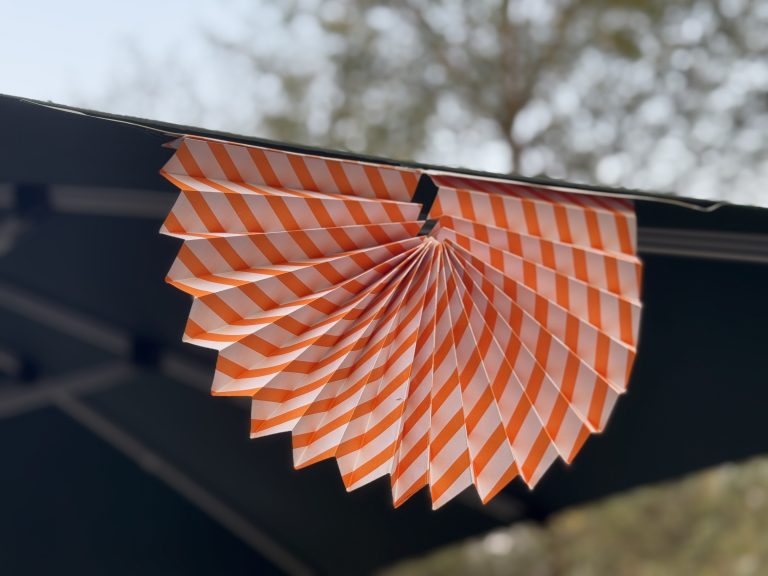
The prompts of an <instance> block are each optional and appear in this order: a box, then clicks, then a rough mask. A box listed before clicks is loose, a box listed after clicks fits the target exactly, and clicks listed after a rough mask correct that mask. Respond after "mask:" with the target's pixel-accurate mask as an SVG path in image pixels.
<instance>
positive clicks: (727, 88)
mask: <svg viewBox="0 0 768 576" xmlns="http://www.w3.org/2000/svg"><path fill="white" fill-rule="evenodd" d="M280 6H281V8H280V10H279V14H278V15H277V17H276V19H275V20H274V21H271V22H272V26H275V27H277V28H278V29H279V31H280V35H281V37H282V39H283V41H284V42H283V43H282V44H279V45H275V43H269V42H264V41H263V38H264V34H260V33H254V31H258V30H259V24H260V20H261V19H262V18H263V15H264V12H263V10H259V9H256V8H249V9H247V10H246V11H245V12H244V14H243V31H244V32H243V34H242V35H241V36H240V37H235V38H232V37H231V34H230V35H229V37H226V38H225V37H224V36H222V35H220V34H217V33H215V32H214V33H211V34H210V38H211V41H212V43H213V44H214V45H215V46H216V47H217V48H219V49H220V50H223V52H224V53H225V54H227V56H228V57H232V56H237V57H244V58H245V59H246V61H247V62H248V64H249V66H250V67H251V70H252V77H253V78H254V82H255V86H256V90H257V92H256V94H257V97H256V98H255V100H254V102H255V107H256V108H261V109H262V110H264V107H263V104H264V101H263V98H259V97H258V95H259V94H262V93H264V86H265V83H267V84H269V85H270V86H271V87H270V89H269V90H268V91H267V93H276V95H277V101H278V102H279V105H277V106H274V105H272V104H269V105H267V106H266V112H264V113H263V114H261V115H260V116H261V117H260V124H261V126H262V127H263V128H262V131H263V129H266V130H267V131H268V133H269V135H271V136H273V137H276V138H281V139H287V140H292V141H297V142H306V143H314V144H318V145H324V146H341V147H344V148H348V149H352V150H356V151H365V152H370V153H374V154H380V155H385V156H392V157H397V158H418V159H423V160H428V161H432V162H438V163H440V162H443V163H456V164H461V165H465V166H466V165H469V166H478V167H483V168H487V169H495V170H510V171H514V172H518V173H522V174H527V175H536V174H542V173H545V174H547V175H550V176H554V177H566V178H568V179H571V180H583V181H595V180H597V181H600V182H604V183H608V184H618V183H621V184H623V185H625V186H638V187H648V188H653V189H668V188H671V187H684V188H686V190H688V191H692V192H693V193H697V192H698V193H699V194H701V193H704V194H706V192H707V190H706V189H707V188H709V187H711V186H712V184H717V185H720V186H722V185H724V184H728V183H730V184H732V183H733V182H734V181H736V180H738V179H739V178H742V177H749V176H750V175H751V176H755V174H756V173H757V172H758V171H760V170H763V171H766V170H768V166H766V156H765V148H766V134H768V97H766V94H767V93H768V65H767V64H766V61H765V56H766V55H767V54H768V34H765V33H764V32H765V30H766V27H767V26H768V4H767V3H765V2H760V1H759V0H721V1H719V2H718V1H714V0H700V1H698V2H694V3H690V2H682V1H680V0H667V1H664V0H580V1H579V0H548V1H547V0H540V1H539V0H537V1H531V0H478V1H476V2H462V1H460V0H440V1H436V2H435V1H428V0H400V1H398V2H392V3H388V4H382V3H376V2H371V1H370V0H331V1H327V2H319V1H317V0H293V1H288V2H283V3H281V5H280ZM262 24H263V23H262ZM258 115H259V114H257V116H258ZM745 168H747V169H745ZM702 186H703V187H705V189H704V190H702V189H701V187H702ZM693 188H698V189H697V190H692V189H693Z"/></svg>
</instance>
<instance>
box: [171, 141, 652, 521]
mask: <svg viewBox="0 0 768 576" xmlns="http://www.w3.org/2000/svg"><path fill="white" fill-rule="evenodd" d="M163 175H164V176H165V177H166V178H168V179H169V180H170V181H171V182H173V183H174V184H176V185H177V186H178V187H179V188H180V189H181V194H180V196H179V199H178V200H177V202H176V204H175V205H174V207H173V209H172V211H171V213H170V215H169V216H168V218H167V220H166V222H165V224H164V226H163V229H162V232H163V233H166V234H170V235H173V236H177V237H180V238H183V239H184V245H183V246H182V248H181V250H180V252H179V255H178V258H177V259H176V261H175V262H174V264H173V266H172V268H171V270H170V272H169V274H168V281H169V282H170V283H172V284H173V285H174V286H176V287H178V288H179V289H181V290H184V291H185V292H188V293H190V294H192V295H193V296H194V302H193V305H192V309H191V312H190V317H189V321H188V323H187V326H186V329H185V332H184V339H185V340H186V341H188V342H191V343H194V344H197V345H200V346H206V347H209V348H215V349H217V350H219V356H218V361H217V365H216V372H215V376H214V379H213V393H214V394H215V395H222V396H224V395H238V396H250V397H251V398H252V415H251V435H252V436H253V437H257V436H263V435H267V434H273V433H276V432H288V431H290V432H291V433H292V438H293V456H294V462H295V465H296V466H297V467H302V466H306V465H309V464H312V463H314V462H317V461H320V460H323V459H326V458H331V457H333V458H335V459H336V462H337V463H338V466H339V469H340V471H341V474H342V478H343V480H344V483H345V485H346V486H347V488H348V489H354V488H357V487H359V486H362V485H364V484H366V483H368V482H370V481H372V480H374V479H376V478H379V477H381V476H383V475H386V474H389V475H390V477H391V483H392V491H393V497H394V501H395V504H396V505H399V504H400V503H401V502H403V501H404V500H405V499H407V498H408V497H409V496H410V495H412V494H413V493H414V492H416V491H418V490H419V489H421V488H422V487H424V486H427V485H428V486H429V488H430V493H431V496H432V501H433V504H434V506H435V507H438V506H440V505H442V504H444V503H445V502H447V501H448V500H450V499H451V498H452V497H453V496H455V495H456V494H458V493H459V492H461V491H462V490H464V489H465V488H466V487H468V486H469V485H470V484H474V486H475V487H476V488H477V490H478V493H479V494H480V497H481V498H482V499H483V501H487V500H488V499H490V498H491V497H493V495H494V494H496V493H497V492H498V491H499V490H500V489H502V488H503V487H504V486H505V485H506V484H507V483H509V481H510V480H512V479H513V478H514V477H515V476H518V475H519V476H521V477H522V479H523V480H524V481H525V482H526V483H528V484H529V485H530V486H533V485H534V484H535V483H536V482H537V481H538V479H539V478H540V477H541V475H542V474H543V473H544V471H545V470H546V469H547V468H548V467H549V466H550V465H551V464H552V462H553V461H554V460H555V459H556V458H557V457H558V456H559V457H561V458H562V459H564V460H566V461H570V460H571V459H572V458H573V457H574V455H575V454H576V452H578V450H579V448H580V447H581V446H582V444H583V442H584V440H585V439H586V437H587V436H588V435H589V434H590V433H592V432H597V431H600V430H602V429H603V427H604V426H605V423H606V420H607V418H608V415H609V414H610V412H611V409H612V408H613V405H614V403H615V401H616V399H617V397H618V395H619V394H621V393H622V392H623V391H624V390H625V388H626V383H627V380H628V377H629V372H630V369H631V365H632V360H633V358H634V351H635V345H636V339H637V331H638V326H639V315H640V302H639V285H640V271H641V270H640V264H639V261H638V259H637V258H636V256H635V216H634V210H633V207H632V205H631V203H629V202H627V201H624V200H620V199H616V198H608V197H600V196H595V195H590V194H581V193H579V194H576V193H572V192H571V193H569V192H562V191H558V190H551V189H545V188H534V187H530V186H522V185H519V184H514V183H510V182H504V181H498V180H488V179H478V178H468V177H463V176H455V175H447V174H429V175H427V176H423V177H425V178H426V177H428V178H430V180H431V182H432V183H433V184H434V185H436V186H437V194H436V198H435V199H434V203H433V204H432V206H431V210H430V213H429V218H430V219H432V220H434V222H431V224H434V226H433V227H432V228H431V230H430V232H429V233H428V234H423V235H422V234H420V232H421V231H422V230H424V229H426V228H428V226H427V227H425V226H424V224H425V222H423V221H422V220H420V219H419V215H420V213H421V211H422V206H421V205H420V204H418V203H415V202H412V201H411V200H412V198H413V197H414V193H415V192H416V188H417V183H418V180H419V177H420V176H421V174H420V173H419V172H418V171H416V170H413V169H407V168H401V167H396V166H386V165H375V164H369V163H362V162H355V161H350V160H338V159H332V158H323V157H319V156H312V155H305V154H297V153H290V152H284V151H278V150H270V149H264V148H258V147H254V146H245V145H240V144H232V143H225V142H219V141H212V140H203V139H199V138H184V139H183V140H181V141H180V142H179V145H178V149H177V151H176V154H175V155H174V156H173V158H172V159H171V160H170V161H169V162H168V164H167V165H166V166H165V167H164V169H163Z"/></svg>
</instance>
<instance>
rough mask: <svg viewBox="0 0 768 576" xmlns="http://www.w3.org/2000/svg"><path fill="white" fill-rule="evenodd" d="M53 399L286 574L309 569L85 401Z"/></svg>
mask: <svg viewBox="0 0 768 576" xmlns="http://www.w3.org/2000/svg"><path fill="white" fill-rule="evenodd" d="M53 401H54V404H55V405H56V406H57V407H58V408H59V409H60V410H62V411H63V412H65V413H66V414H68V415H69V416H70V417H71V418H72V419H73V420H75V421H76V422H78V423H79V424H81V425H82V426H83V427H85V428H87V429H88V430H90V431H91V432H92V433H93V434H95V435H96V436H98V437H99V438H101V439H102V440H104V441H105V442H107V443H108V444H110V445H111V446H112V447H113V448H115V449H117V450H119V451H120V452H122V453H123V454H125V455H126V456H127V457H128V458H130V459H131V460H133V461H134V462H135V463H136V464H137V465H138V466H139V467H140V468H141V469H142V470H144V471H145V472H146V473H148V474H151V475H153V476H156V477H158V478H159V479H160V480H162V481H163V482H165V483H166V484H167V485H168V486H170V487H171V488H172V489H173V490H174V491H176V492H177V493H178V494H180V495H181V496H183V497H184V498H186V499H187V500H189V501H190V502H191V503H192V504H194V505H195V506H197V507H198V508H199V509H200V510H202V511H203V512H205V513H206V514H207V515H208V516H210V517H211V518H213V519H214V520H216V521H217V522H218V523H219V524H221V525H222V526H223V527H225V528H226V529H227V530H229V531H230V532H231V533H232V534H234V535H235V536H236V537H238V538H240V539H241V540H242V541H244V542H245V543H246V544H248V545H249V546H250V547H251V548H253V549H254V550H256V551H257V552H258V553H259V554H261V555H263V556H264V557H265V558H267V559H268V560H269V561H270V562H272V563H273V564H274V565H275V566H277V567H278V568H280V569H281V570H283V571H284V572H285V573H286V574H291V575H294V576H308V575H310V574H312V573H313V571H312V570H310V568H309V567H308V566H306V565H305V564H304V563H303V562H301V561H300V560H298V559H297V558H296V557H295V556H293V555H292V554H291V553H290V552H288V551H287V550H285V549H284V548H283V547H282V546H280V545H279V544H278V543H277V542H275V541H274V540H272V538H270V537H269V536H268V535H267V534H266V533H265V532H263V531H262V530H260V529H258V528H257V527H256V526H254V525H253V524H252V523H251V522H249V521H248V519H247V518H245V517H243V516H242V515H241V514H239V513H238V512H237V511H236V510H234V509H232V508H231V507H229V506H228V505H227V504H226V503H224V502H223V501H221V500H220V499H218V498H217V497H216V496H214V495H213V494H211V493H210V492H209V491H207V490H206V489H205V488H203V487H202V486H200V485H199V484H198V483H197V482H195V481H194V480H192V479H191V478H190V477H189V476H187V475H186V474H184V473H183V472H182V471H181V470H179V469H178V468H176V467H175V466H173V465H172V464H170V463H169V462H167V461H166V460H164V459H163V458H161V457H160V456H159V455H158V454H156V453H155V452H153V451H152V450H150V449H149V448H148V447H146V446H145V445H143V444H141V443H140V442H139V441H138V440H136V439H135V438H133V437H132V436H131V435H130V434H128V433H127V432H125V431H124V430H122V429H121V428H119V427H118V426H116V425H115V424H113V423H112V422H110V421H109V420H107V419H106V418H104V417H103V416H101V415H100V414H99V413H98V412H96V411H94V410H93V409H91V408H90V407H88V406H87V405H86V404H83V403H82V402H80V401H79V400H77V399H76V398H74V397H73V396H71V395H70V394H69V393H67V392H65V391H57V392H54V393H53Z"/></svg>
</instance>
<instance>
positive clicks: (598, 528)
mask: <svg viewBox="0 0 768 576" xmlns="http://www.w3.org/2000/svg"><path fill="white" fill-rule="evenodd" d="M766 534H768V458H766V457H763V458H757V459H755V460H752V461H750V462H746V463H743V464H739V465H735V464H729V465H723V466H721V467H718V468H714V469H711V470H709V471H705V472H700V473H698V474H693V475H691V476H689V477H688V478H685V479H683V480H678V481H675V482H669V483H665V484H660V485H657V486H651V487H646V488H641V489H638V490H634V491H631V492H628V493H626V494H622V495H618V496H614V497H611V498H608V499H606V500H604V501H602V502H598V503H595V504H592V505H588V506H582V507H579V508H574V509H571V510H566V511H564V512H562V513H560V514H558V515H556V516H555V517H554V518H552V519H551V520H550V521H549V522H548V523H547V524H546V525H545V526H543V527H539V526H536V525H533V524H519V525H514V526H512V527H510V528H507V529H502V530H498V531H494V532H492V533H490V534H488V535H486V536H484V537H482V538H480V539H474V540H470V541H467V542H464V543H460V544H456V545H454V546H449V547H446V548H445V549H443V550H439V551H437V552H434V553H432V554H429V555H427V556H425V557H424V558H421V559H414V560H410V561H406V562H404V563H402V564H399V565H396V566H393V567H392V568H390V569H387V570H385V571H384V572H382V576H385V575H386V576H432V575H435V576H437V575H440V576H453V575H456V576H458V575H463V574H485V575H488V576H501V575H514V574H525V575H527V576H530V575H540V576H588V575H589V576H603V575H604V576H616V575H620V576H665V575H667V574H681V575H685V574H696V575H698V576H721V575H724V574H728V575H742V576H748V575H755V576H758V575H762V574H766V573H768V538H766Z"/></svg>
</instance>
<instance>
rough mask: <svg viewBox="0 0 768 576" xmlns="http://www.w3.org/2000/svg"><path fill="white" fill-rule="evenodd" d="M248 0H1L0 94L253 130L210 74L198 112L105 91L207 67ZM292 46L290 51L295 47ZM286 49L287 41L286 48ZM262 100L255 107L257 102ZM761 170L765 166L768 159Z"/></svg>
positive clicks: (468, 153) (755, 199) (265, 32)
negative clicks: (151, 75)
mask: <svg viewBox="0 0 768 576" xmlns="http://www.w3.org/2000/svg"><path fill="white" fill-rule="evenodd" d="M278 1H279V0H278ZM252 2H253V0H132V1H130V2H104V1H103V0H102V1H100V2H99V1H96V0H0V93H2V94H10V95H15V96H22V97H29V98H35V99H40V100H51V101H53V102H56V103H60V104H71V105H76V106H87V107H95V108H98V109H104V108H105V106H109V107H110V108H111V109H108V110H105V111H109V112H115V113H123V114H129V115H136V116H146V117H155V118H157V119H160V120H165V121H169V122H177V123H184V124H192V125H200V126H203V127H206V128H211V129H224V130H232V131H235V132H241V133H251V132H253V126H252V125H251V126H241V125H233V123H232V118H233V113H232V110H233V109H234V108H233V107H237V106H251V105H252V103H250V102H249V101H246V102H237V96H238V95H239V96H242V95H243V94H242V91H241V90H239V89H238V86H237V85H236V84H235V85H231V86H228V85H225V84H222V83H221V82H219V81H210V80H212V78H213V77H211V78H210V79H206V80H205V81H204V82H201V83H200V85H198V86H196V89H197V91H198V92H199V94H198V95H199V96H201V97H203V98H204V99H205V100H206V101H207V102H208V107H207V110H205V111H203V112H202V113H201V111H200V110H197V111H195V110H190V109H188V108H185V107H184V106H183V104H182V103H181V102H180V101H179V100H176V99H174V98H173V97H171V98H170V99H165V100H164V101H163V102H154V104H156V105H155V106H151V105H150V104H152V102H149V103H148V102H147V101H146V100H145V101H141V100H140V99H139V100H137V101H136V102H134V103H133V107H132V108H124V109H120V108H119V106H124V105H126V104H125V102H120V101H117V102H115V103H113V101H112V100H110V98H109V91H110V89H112V90H114V89H115V86H119V84H120V82H119V81H120V80H121V79H126V78H128V79H129V81H130V78H129V77H130V73H131V72H133V71H131V70H129V69H128V68H129V67H130V66H131V65H134V66H135V65H136V62H137V61H140V60H136V59H135V58H134V59H133V60H132V59H131V57H130V56H131V51H132V50H134V51H136V52H138V53H139V54H142V55H146V57H147V59H148V62H149V63H150V65H152V66H155V67H158V66H160V67H161V66H164V65H167V66H173V63H174V62H178V61H184V62H187V63H189V62H197V63H198V64H199V68H200V69H201V70H204V71H206V70H207V71H208V72H209V73H212V72H215V71H216V69H217V68H218V66H219V64H220V63H212V62H211V61H210V60H208V62H206V61H205V59H210V55H209V54H210V51H209V50H206V48H207V46H208V45H207V43H206V41H205V39H203V38H202V37H201V33H202V30H203V29H206V30H211V29H216V30H217V31H219V32H222V33H224V35H226V33H227V32H228V31H230V30H231V31H232V34H233V35H235V34H238V33H242V30H241V29H240V27H239V26H238V24H240V22H238V21H237V19H233V18H232V15H233V14H242V13H243V10H242V8H243V7H246V6H248V5H249V4H252ZM268 6H269V4H265V5H263V8H262V10H264V14H263V16H262V15H261V14H260V19H259V22H258V23H259V29H258V30H253V35H254V38H257V39H258V41H259V42H267V43H281V45H282V43H284V42H285V37H284V35H283V34H280V31H279V30H277V29H276V27H275V22H273V21H272V19H271V18H270V16H274V12H275V9H274V6H272V7H271V8H270V7H268ZM270 13H272V14H270ZM272 32H275V33H272ZM290 46H292V47H293V48H294V49H297V47H296V45H295V44H292V45H290ZM290 46H288V45H286V49H290ZM297 51H298V50H297ZM305 53H306V52H305ZM163 70H164V69H163ZM156 71H157V69H155V70H154V72H156ZM231 76H235V78H233V79H232V81H233V82H237V78H236V76H237V75H231ZM129 85H130V84H129ZM178 89H182V88H180V87H179V88H178ZM266 100H267V99H265V100H264V101H262V102H261V104H262V105H265V104H266ZM105 102H106V103H107V104H104V103H105ZM211 103H212V104H211ZM195 112H196V113H197V115H195ZM236 116H237V115H235V117H236ZM239 128H241V129H239ZM488 144H489V145H491V144H493V143H492V142H489V143H488ZM461 152H462V154H461V155H459V157H462V158H463V159H464V161H463V162H461V163H462V164H467V165H470V166H472V167H478V168H482V169H487V170H503V166H502V164H503V163H504V162H503V161H502V160H498V161H497V160H495V159H505V158H506V152H505V151H503V150H502V151H496V150H493V149H490V150H489V149H485V148H483V149H482V150H481V152H482V154H480V155H479V156H480V157H481V159H482V161H479V160H478V161H474V160H470V158H471V157H472V152H473V150H463V151H461ZM430 160H432V158H430ZM446 163H452V162H446ZM497 164H498V165H497ZM765 170H768V164H766V168H765ZM765 170H763V172H765ZM701 177H702V178H704V180H705V181H709V180H712V178H711V175H708V173H705V172H701ZM624 178H626V175H625V176H623V177H621V178H620V179H619V180H620V182H618V184H619V185H621V184H622V182H623V181H624ZM760 180H762V177H760V178H758V183H759V181H760ZM627 184H629V182H627ZM756 186H757V184H756V183H755V182H754V181H753V182H752V183H751V184H749V186H747V185H746V184H745V185H744V186H737V188H740V189H741V188H743V191H741V192H740V193H739V194H736V193H733V191H731V193H730V194H727V195H726V194H724V193H722V192H721V191H715V192H714V193H713V192H707V193H701V192H699V191H698V187H697V186H688V187H686V188H685V189H681V190H679V192H682V193H683V194H685V195H702V196H705V197H706V196H709V197H712V196H715V197H717V196H721V197H722V196H727V197H729V198H730V199H731V200H733V201H737V202H739V201H742V202H747V203H759V204H766V203H768V194H765V195H764V194H763V193H762V190H763V188H762V187H756ZM758 188H759V190H758ZM755 190H758V192H755Z"/></svg>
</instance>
